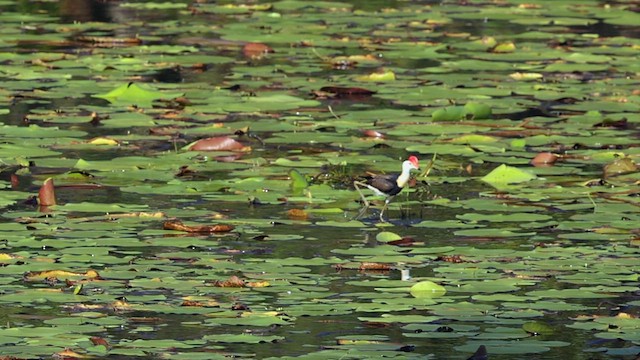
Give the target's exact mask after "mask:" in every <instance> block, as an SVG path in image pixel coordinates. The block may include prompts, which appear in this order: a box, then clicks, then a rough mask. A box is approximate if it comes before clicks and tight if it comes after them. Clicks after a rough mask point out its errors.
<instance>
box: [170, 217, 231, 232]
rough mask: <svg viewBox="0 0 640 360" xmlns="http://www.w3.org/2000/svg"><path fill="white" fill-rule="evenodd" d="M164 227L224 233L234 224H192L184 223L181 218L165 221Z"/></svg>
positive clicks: (185, 230)
mask: <svg viewBox="0 0 640 360" xmlns="http://www.w3.org/2000/svg"><path fill="white" fill-rule="evenodd" d="M162 228H163V229H164V230H177V231H184V232H189V233H223V232H229V231H231V230H233V229H234V227H233V226H232V225H227V224H216V225H197V226H190V225H185V224H183V223H182V221H179V220H170V221H165V222H164V223H163V224H162Z"/></svg>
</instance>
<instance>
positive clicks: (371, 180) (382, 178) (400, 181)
mask: <svg viewBox="0 0 640 360" xmlns="http://www.w3.org/2000/svg"><path fill="white" fill-rule="evenodd" d="M417 169H419V166H418V158H417V157H415V156H410V157H409V159H408V160H406V161H404V162H403V163H402V172H401V173H400V174H393V175H373V176H369V177H366V178H365V181H357V180H356V181H354V182H353V186H354V187H355V188H356V190H357V191H358V193H360V197H361V198H362V202H363V203H364V207H363V208H362V210H361V211H360V213H359V214H358V217H360V216H361V215H362V214H363V213H364V211H366V209H367V208H368V207H369V201H367V198H366V197H365V196H364V194H363V193H362V191H360V187H366V188H367V189H369V190H371V191H373V192H374V193H375V194H376V195H379V196H384V197H385V200H384V206H383V207H382V210H381V211H380V221H383V222H384V219H383V217H382V215H383V214H384V211H385V210H386V209H387V206H388V205H389V203H390V202H391V200H393V198H394V197H395V196H396V195H398V194H399V193H400V192H401V191H402V189H403V188H404V187H405V186H406V185H407V182H408V181H409V176H410V172H411V170H417Z"/></svg>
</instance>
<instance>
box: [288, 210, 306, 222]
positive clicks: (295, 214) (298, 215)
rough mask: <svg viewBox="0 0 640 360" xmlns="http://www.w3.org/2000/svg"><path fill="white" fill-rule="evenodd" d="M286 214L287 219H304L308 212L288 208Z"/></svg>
mask: <svg viewBox="0 0 640 360" xmlns="http://www.w3.org/2000/svg"><path fill="white" fill-rule="evenodd" d="M287 216H288V217H289V219H294V220H306V219H307V218H309V214H308V213H307V212H306V211H304V210H302V209H289V211H287Z"/></svg>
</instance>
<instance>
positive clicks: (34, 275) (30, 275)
mask: <svg viewBox="0 0 640 360" xmlns="http://www.w3.org/2000/svg"><path fill="white" fill-rule="evenodd" d="M69 278H71V279H76V280H77V279H100V275H99V274H98V272H97V271H95V270H87V272H86V273H76V272H71V271H64V270H45V271H29V272H27V273H25V274H24V275H23V279H24V280H25V281H43V280H46V279H50V280H53V279H55V280H60V279H69Z"/></svg>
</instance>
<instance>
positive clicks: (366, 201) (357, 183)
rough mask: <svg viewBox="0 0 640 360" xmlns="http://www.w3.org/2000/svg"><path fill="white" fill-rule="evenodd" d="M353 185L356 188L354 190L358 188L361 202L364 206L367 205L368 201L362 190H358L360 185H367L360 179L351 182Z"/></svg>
mask: <svg viewBox="0 0 640 360" xmlns="http://www.w3.org/2000/svg"><path fill="white" fill-rule="evenodd" d="M353 186H354V187H355V188H356V190H358V194H360V197H361V198H362V203H363V204H364V207H369V201H368V200H367V198H366V197H365V196H364V194H363V193H362V190H360V186H364V187H368V185H367V184H365V183H363V182H361V181H357V180H356V181H354V182H353Z"/></svg>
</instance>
